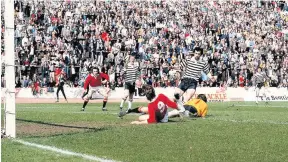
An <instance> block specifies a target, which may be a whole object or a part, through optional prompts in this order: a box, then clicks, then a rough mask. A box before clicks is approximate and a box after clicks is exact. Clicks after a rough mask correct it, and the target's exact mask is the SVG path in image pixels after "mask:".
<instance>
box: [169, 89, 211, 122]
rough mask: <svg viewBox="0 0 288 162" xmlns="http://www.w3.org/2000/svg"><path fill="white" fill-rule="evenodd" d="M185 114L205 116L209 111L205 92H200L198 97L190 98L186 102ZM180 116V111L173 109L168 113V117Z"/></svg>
mask: <svg viewBox="0 0 288 162" xmlns="http://www.w3.org/2000/svg"><path fill="white" fill-rule="evenodd" d="M184 108H185V110H186V111H185V115H186V116H190V117H201V118H205V116H206V115H207V112H208V105H207V97H206V96H205V94H199V95H198V96H197V98H195V99H190V100H189V101H187V102H186V103H185V104H184ZM177 116H179V111H177V110H173V111H170V112H169V113H168V117H170V118H172V117H177Z"/></svg>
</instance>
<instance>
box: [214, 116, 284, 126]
mask: <svg viewBox="0 0 288 162" xmlns="http://www.w3.org/2000/svg"><path fill="white" fill-rule="evenodd" d="M209 120H219V121H226V122H233V123H267V124H277V125H288V122H277V121H269V120H262V121H257V120H254V119H250V120H233V119H222V118H214V119H213V118H210V119H209Z"/></svg>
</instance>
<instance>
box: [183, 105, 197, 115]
mask: <svg viewBox="0 0 288 162" xmlns="http://www.w3.org/2000/svg"><path fill="white" fill-rule="evenodd" d="M184 108H185V110H188V111H189V112H191V113H192V114H195V113H197V112H198V111H197V109H196V108H195V107H194V106H192V105H184Z"/></svg>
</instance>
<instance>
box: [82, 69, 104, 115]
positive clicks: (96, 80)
mask: <svg viewBox="0 0 288 162" xmlns="http://www.w3.org/2000/svg"><path fill="white" fill-rule="evenodd" d="M102 79H103V81H102ZM107 82H109V76H108V75H107V74H104V73H99V69H98V68H97V67H93V72H92V74H90V75H88V77H87V78H86V80H85V83H84V93H83V95H82V99H83V100H84V104H83V107H82V111H84V110H85V107H86V105H87V104H88V102H89V100H90V99H91V98H92V95H93V94H94V93H96V92H98V93H99V94H101V95H102V96H104V99H105V98H108V93H106V91H105V90H104V89H103V87H102V84H105V83H107ZM105 105H106V104H105ZM102 110H103V111H107V109H106V108H105V107H103V108H102Z"/></svg>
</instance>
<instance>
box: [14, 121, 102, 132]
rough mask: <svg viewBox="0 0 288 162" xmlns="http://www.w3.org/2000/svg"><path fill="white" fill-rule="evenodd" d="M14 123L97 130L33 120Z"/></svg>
mask: <svg viewBox="0 0 288 162" xmlns="http://www.w3.org/2000/svg"><path fill="white" fill-rule="evenodd" d="M16 121H22V122H28V123H35V124H43V125H49V126H55V127H64V128H75V129H88V130H98V129H99V128H93V127H92V128H91V127H82V126H72V125H63V124H54V123H47V122H43V121H35V120H27V119H16Z"/></svg>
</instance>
